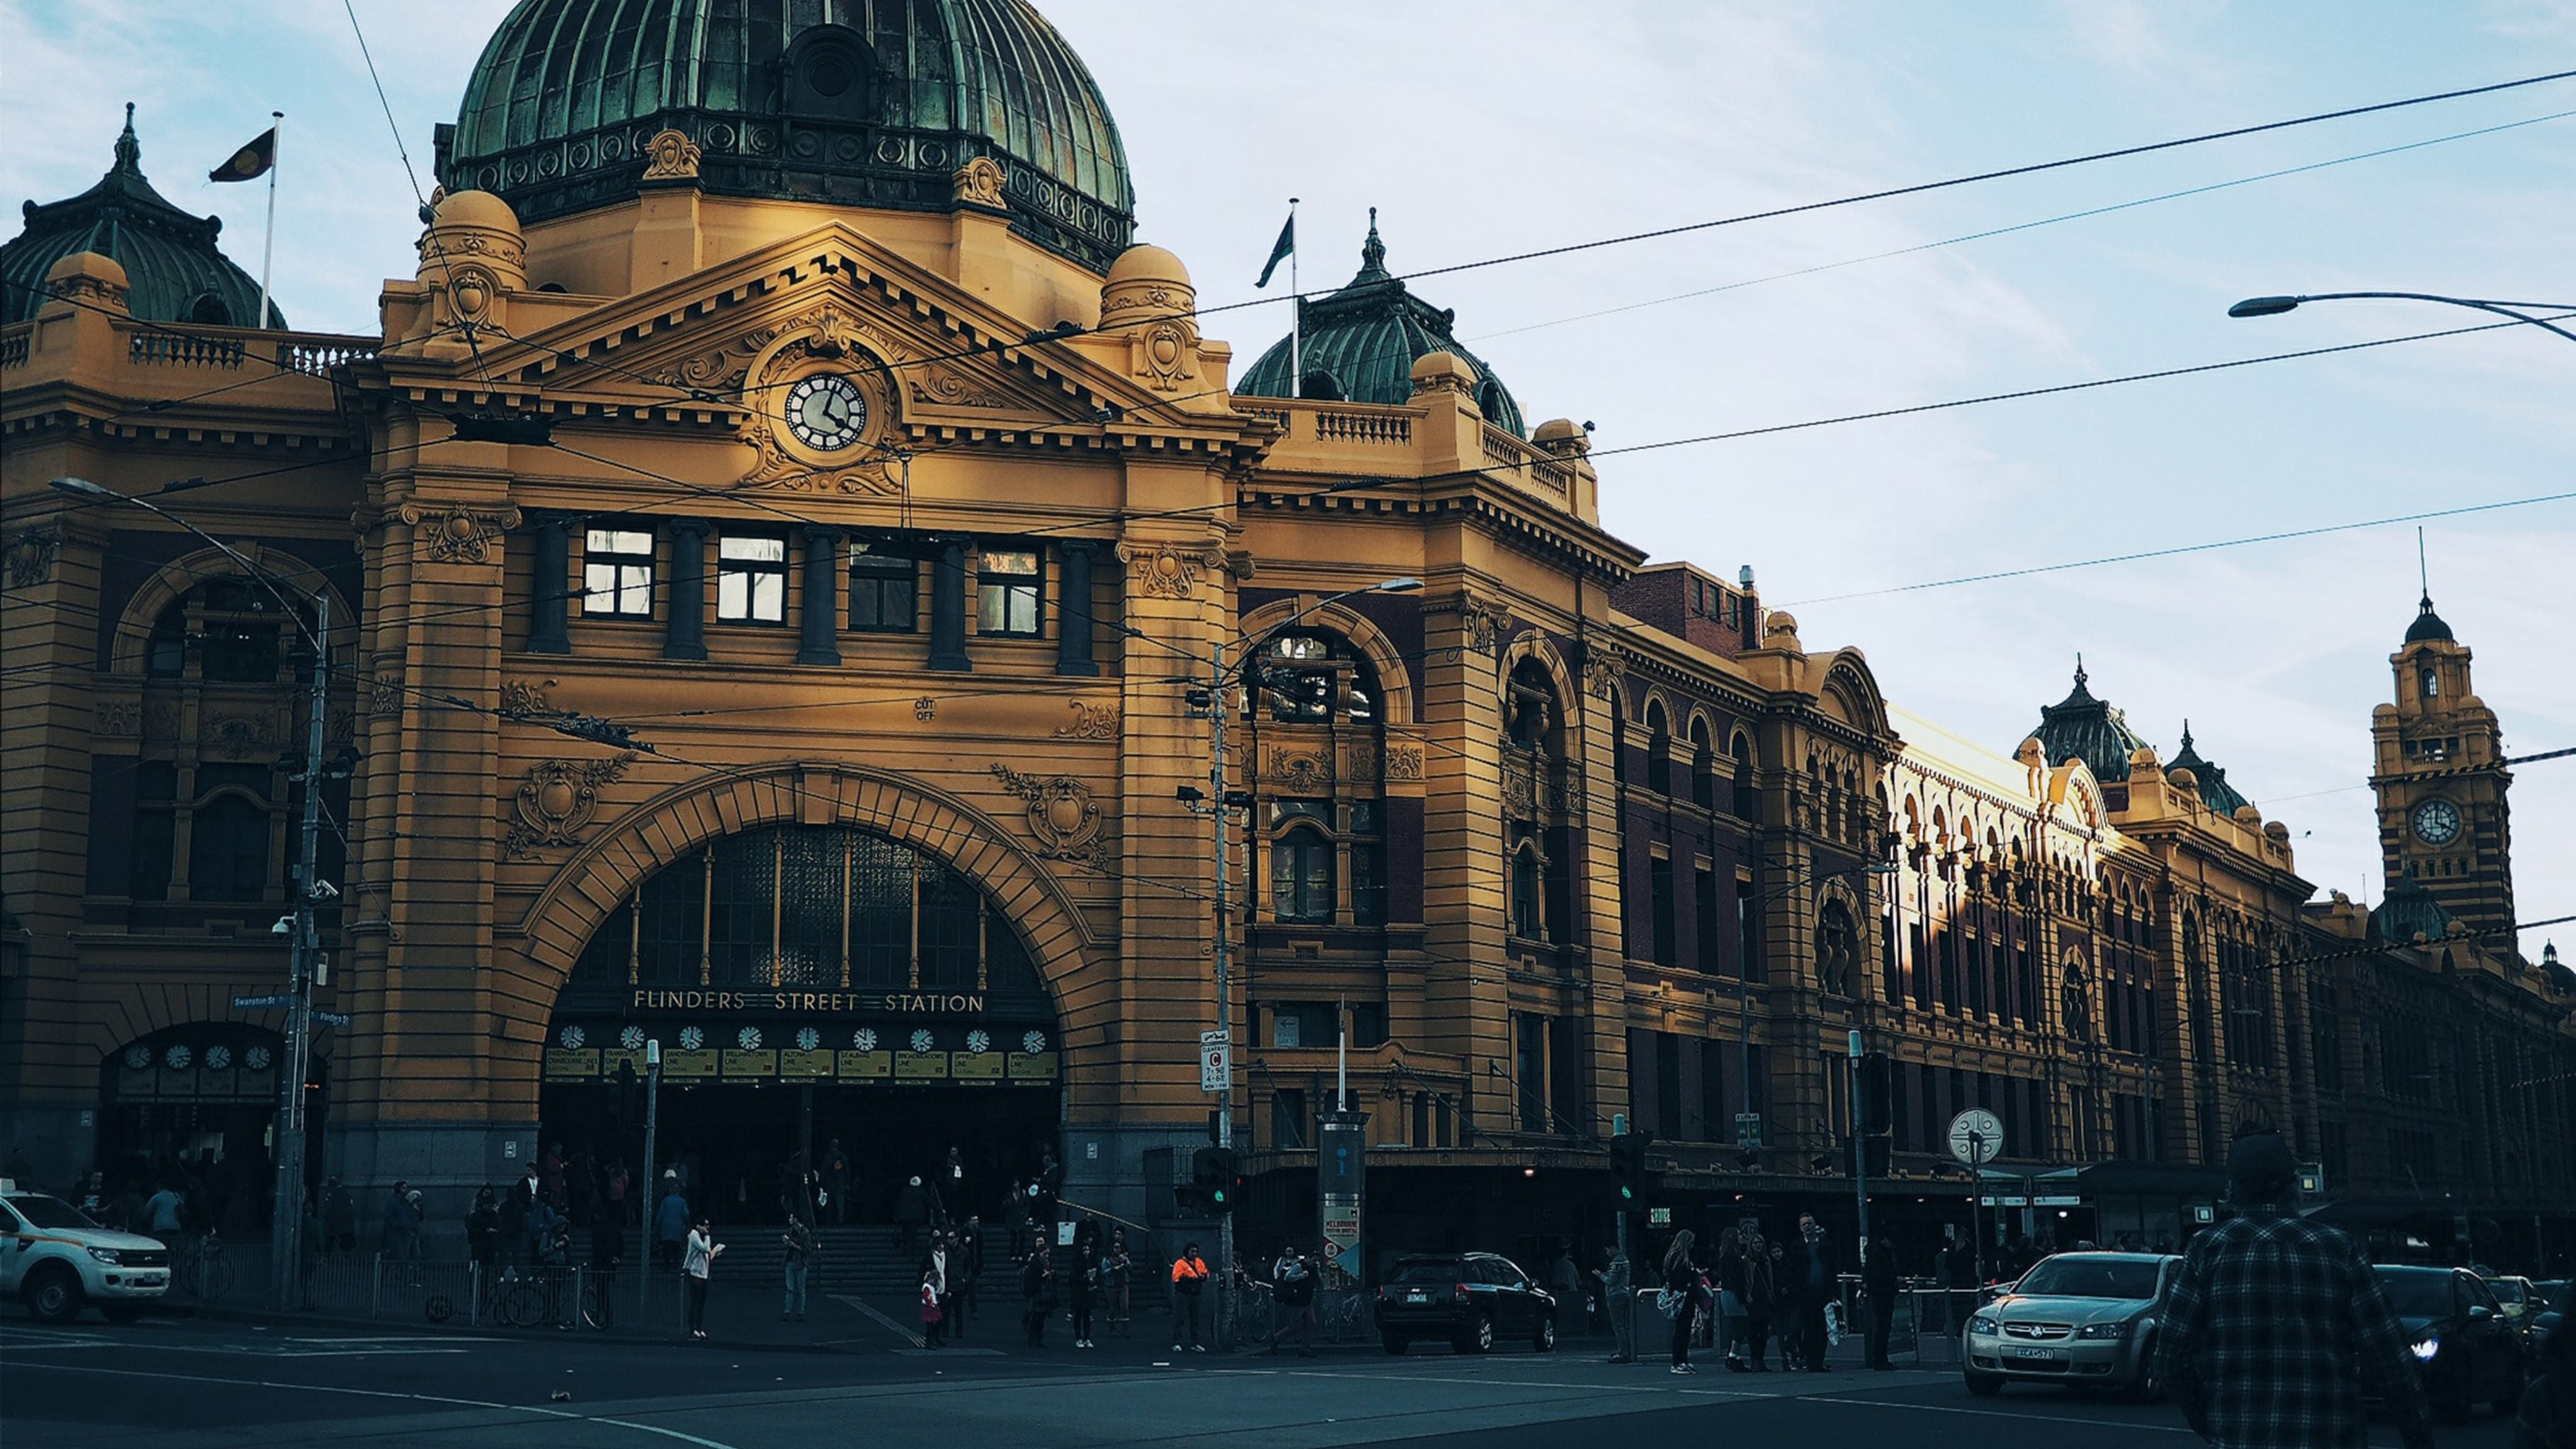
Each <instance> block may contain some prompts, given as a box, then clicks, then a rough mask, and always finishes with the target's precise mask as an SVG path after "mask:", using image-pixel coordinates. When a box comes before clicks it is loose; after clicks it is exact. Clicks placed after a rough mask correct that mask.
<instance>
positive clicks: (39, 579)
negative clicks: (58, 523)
mask: <svg viewBox="0 0 2576 1449" xmlns="http://www.w3.org/2000/svg"><path fill="white" fill-rule="evenodd" d="M62 545H63V536H62V535H61V534H60V533H58V532H56V531H55V530H53V529H50V528H31V529H29V530H27V531H26V532H25V533H22V534H19V535H18V536H17V537H16V538H15V539H13V540H11V541H10V544H9V587H11V588H13V589H32V588H34V587H36V586H37V585H38V584H42V583H46V582H49V581H50V580H52V578H53V576H54V555H55V554H56V553H57V552H59V551H60V550H61V548H62Z"/></svg>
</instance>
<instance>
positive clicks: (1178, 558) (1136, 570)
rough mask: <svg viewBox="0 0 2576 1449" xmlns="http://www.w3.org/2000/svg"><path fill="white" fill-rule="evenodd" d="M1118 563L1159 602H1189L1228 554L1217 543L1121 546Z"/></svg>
mask: <svg viewBox="0 0 2576 1449" xmlns="http://www.w3.org/2000/svg"><path fill="white" fill-rule="evenodd" d="M1118 561H1119V562H1120V563H1123V564H1125V565H1127V570H1128V572H1129V573H1130V574H1132V575H1134V577H1135V580H1136V587H1138V588H1140V589H1142V590H1144V591H1145V592H1146V593H1147V594H1148V595H1150V596H1152V597H1154V598H1157V599H1188V598H1193V597H1195V596H1196V595H1197V594H1198V591H1199V579H1200V578H1201V577H1202V576H1204V575H1205V574H1206V573H1207V571H1208V570H1209V569H1212V568H1215V567H1216V566H1217V565H1219V564H1221V563H1223V562H1225V551H1224V550H1223V549H1221V548H1219V547H1217V546H1216V545H1215V544H1213V543H1202V544H1196V545H1192V546H1189V547H1183V546H1181V545H1178V544H1174V543H1169V542H1165V543H1158V544H1155V545H1154V546H1153V547H1151V548H1144V547H1140V546H1138V545H1136V544H1129V543H1122V544H1120V545H1118Z"/></svg>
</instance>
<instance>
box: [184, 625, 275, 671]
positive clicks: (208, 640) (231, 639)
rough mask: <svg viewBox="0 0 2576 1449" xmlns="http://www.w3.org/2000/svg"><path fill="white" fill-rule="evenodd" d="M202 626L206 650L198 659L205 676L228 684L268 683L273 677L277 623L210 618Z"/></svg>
mask: <svg viewBox="0 0 2576 1449" xmlns="http://www.w3.org/2000/svg"><path fill="white" fill-rule="evenodd" d="M205 628H206V635H205V652H204V653H203V654H201V655H200V656H199V662H200V664H201V665H202V671H203V673H204V675H205V677H206V678H207V679H209V680H215V681H220V682H223V683H228V684H268V683H272V682H274V681H275V680H276V678H277V626H276V625H274V624H250V623H244V622H242V621H240V620H237V619H212V618H210V619H208V620H206V623H205Z"/></svg>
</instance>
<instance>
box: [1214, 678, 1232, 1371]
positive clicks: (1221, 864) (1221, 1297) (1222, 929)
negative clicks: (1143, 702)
mask: <svg viewBox="0 0 2576 1449" xmlns="http://www.w3.org/2000/svg"><path fill="white" fill-rule="evenodd" d="M1208 669H1209V684H1210V685H1211V688H1210V689H1209V690H1208V803H1209V805H1210V806H1211V807H1212V808H1211V809H1210V810H1209V812H1208V813H1209V815H1210V816H1211V817H1212V818H1213V819H1214V820H1215V822H1216V882H1215V895H1216V901H1215V910H1216V941H1215V946H1216V1029H1217V1031H1218V1032H1219V1033H1221V1034H1222V1035H1221V1036H1220V1038H1219V1041H1220V1044H1221V1048H1220V1049H1221V1050H1223V1051H1224V1053H1225V1080H1224V1082H1223V1083H1222V1084H1221V1085H1220V1088H1219V1090H1218V1092H1217V1098H1216V1145H1217V1146H1219V1147H1222V1148H1227V1149H1231V1148H1233V1146H1234V994H1233V991H1234V982H1233V948H1232V945H1231V943H1230V941H1229V940H1228V932H1230V931H1231V930H1232V929H1233V918H1232V916H1231V914H1230V913H1229V912H1228V910H1227V904H1226V885H1227V882H1228V876H1229V872H1228V869H1227V861H1228V858H1229V855H1230V853H1231V851H1232V849H1233V842H1232V841H1231V840H1230V839H1228V836H1229V835H1230V834H1231V833H1232V832H1230V831H1229V830H1228V829H1227V828H1226V827H1227V826H1228V825H1229V824H1230V823H1231V822H1232V821H1233V818H1234V807H1233V806H1232V805H1230V804H1228V803H1227V801H1226V795H1225V773H1226V772H1225V744H1226V739H1225V737H1226V729H1227V725H1228V721H1227V718H1226V709H1225V695H1226V678H1225V635H1224V633H1223V632H1222V631H1220V632H1219V633H1218V634H1217V637H1216V639H1215V641H1214V642H1213V643H1211V644H1209V645H1208ZM1225 1206H1226V1211H1224V1212H1221V1213H1219V1214H1218V1215H1217V1220H1216V1261H1217V1290H1216V1322H1217V1323H1218V1324H1219V1325H1220V1326H1221V1325H1223V1324H1224V1323H1225V1322H1226V1316H1225V1305H1226V1300H1227V1298H1229V1297H1231V1296H1232V1295H1233V1293H1234V1212H1233V1208H1234V1203H1233V1202H1232V1201H1231V1198H1230V1196H1229V1200H1228V1201H1227V1203H1226V1204H1225ZM1227 1346H1228V1347H1230V1346H1231V1345H1227Z"/></svg>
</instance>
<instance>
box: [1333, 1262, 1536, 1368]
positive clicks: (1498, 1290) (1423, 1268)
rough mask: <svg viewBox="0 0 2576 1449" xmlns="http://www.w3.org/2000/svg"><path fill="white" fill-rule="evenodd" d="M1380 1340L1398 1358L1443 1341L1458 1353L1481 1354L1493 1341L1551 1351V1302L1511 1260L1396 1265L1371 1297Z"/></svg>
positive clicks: (1404, 1263) (1491, 1345)
mask: <svg viewBox="0 0 2576 1449" xmlns="http://www.w3.org/2000/svg"><path fill="white" fill-rule="evenodd" d="M1375 1316H1376V1319H1377V1336H1378V1341H1379V1342H1381V1343H1383V1344H1385V1345H1386V1351H1387V1352H1388V1353H1402V1352H1404V1350H1405V1348H1406V1347H1407V1346H1408V1345H1410V1344H1411V1343H1412V1342H1413V1341H1414V1340H1415V1339H1421V1338H1445V1339H1447V1340H1449V1343H1450V1346H1451V1347H1453V1348H1455V1349H1457V1350H1458V1352H1460V1353H1483V1352H1484V1351H1485V1350H1487V1349H1489V1348H1492V1347H1493V1346H1494V1340H1495V1339H1497V1338H1518V1339H1524V1340H1527V1342H1528V1343H1529V1346H1530V1347H1532V1348H1534V1349H1537V1350H1538V1351H1539V1352H1540V1353H1546V1352H1549V1351H1550V1350H1552V1349H1554V1348H1555V1347H1556V1298H1555V1297H1554V1295H1552V1294H1550V1293H1549V1292H1548V1291H1547V1290H1546V1289H1544V1288H1541V1287H1539V1286H1538V1284H1537V1283H1536V1282H1534V1281H1532V1280H1531V1278H1530V1276H1529V1275H1528V1274H1527V1273H1524V1272H1522V1271H1521V1270H1520V1269H1519V1268H1518V1267H1517V1266H1515V1265H1514V1264H1513V1263H1512V1261H1511V1260H1510V1259H1509V1258H1501V1257H1496V1256H1495V1255H1494V1254H1492V1253H1443V1254H1438V1255H1424V1256H1421V1257H1411V1258H1398V1259H1397V1260H1396V1261H1395V1268H1394V1270H1393V1271H1392V1272H1390V1273H1388V1274H1387V1277H1386V1282H1385V1283H1384V1284H1382V1285H1381V1286H1380V1287H1379V1288H1378V1290H1377V1305H1376V1310H1375Z"/></svg>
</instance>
